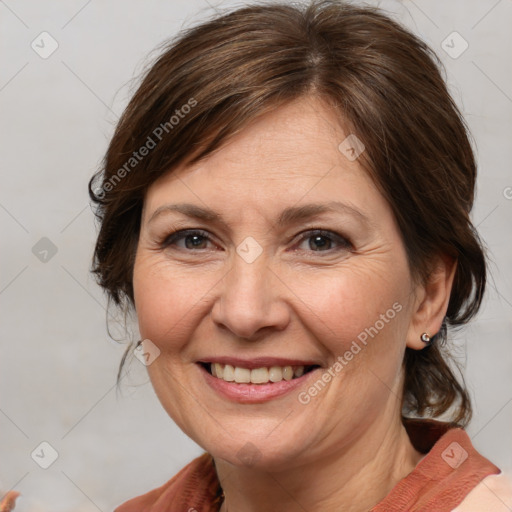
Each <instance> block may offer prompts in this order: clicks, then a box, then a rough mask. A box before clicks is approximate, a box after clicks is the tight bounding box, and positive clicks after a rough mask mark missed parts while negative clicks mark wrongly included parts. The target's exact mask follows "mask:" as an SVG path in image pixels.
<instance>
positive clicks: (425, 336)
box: [421, 332, 431, 345]
mask: <svg viewBox="0 0 512 512" xmlns="http://www.w3.org/2000/svg"><path fill="white" fill-rule="evenodd" d="M421 341H423V343H425V345H430V342H431V338H430V334H428V333H426V332H424V333H423V334H422V335H421Z"/></svg>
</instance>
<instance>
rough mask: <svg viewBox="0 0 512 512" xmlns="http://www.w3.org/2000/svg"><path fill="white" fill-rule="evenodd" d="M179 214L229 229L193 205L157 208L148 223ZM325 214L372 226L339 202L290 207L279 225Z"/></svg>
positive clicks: (214, 214) (217, 217)
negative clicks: (174, 213) (163, 216)
mask: <svg viewBox="0 0 512 512" xmlns="http://www.w3.org/2000/svg"><path fill="white" fill-rule="evenodd" d="M172 212H177V213H181V214H182V215H185V216H187V217H190V218H193V219H197V220H201V221H206V222H214V223H217V224H220V225H222V226H224V227H226V228H227V227H228V226H227V224H226V222H225V221H224V220H223V219H222V216H221V215H220V214H219V213H217V212H216V211H214V210H211V209H210V208H206V207H203V206H198V205H195V204H191V203H177V204H166V205H163V206H160V207H159V208H157V209H156V210H155V211H154V212H153V213H152V214H151V217H150V218H149V220H148V223H150V222H151V221H153V220H154V219H155V218H156V217H159V216H160V215H161V214H163V213H172ZM324 213H343V214H348V215H350V216H353V217H356V218H357V219H358V220H360V221H362V222H363V223H364V224H366V225H370V224H371V223H370V220H369V219H368V217H367V216H366V215H364V214H363V212H361V211H360V210H358V209H357V208H355V207H353V206H351V205H349V204H346V203H342V202H339V201H330V202H328V203H310V204H305V205H302V206H290V207H288V208H285V209H284V210H283V211H282V212H281V214H280V215H279V217H278V219H277V223H278V225H287V224H294V223H295V224H296V223H299V222H301V221H305V220H308V219H311V218H312V217H315V216H318V215H321V214H324Z"/></svg>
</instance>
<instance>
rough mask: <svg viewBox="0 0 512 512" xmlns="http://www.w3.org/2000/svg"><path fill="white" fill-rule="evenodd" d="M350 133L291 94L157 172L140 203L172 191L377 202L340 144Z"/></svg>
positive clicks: (269, 199) (186, 196) (230, 205)
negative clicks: (199, 157) (188, 159)
mask: <svg viewBox="0 0 512 512" xmlns="http://www.w3.org/2000/svg"><path fill="white" fill-rule="evenodd" d="M348 135H349V134H347V133H346V132H345V131H344V130H343V128H342V127H341V123H340V119H339V115H338V114H337V113H335V112H333V111H332V110H329V108H328V107H327V106H326V105H325V104H324V103H323V102H320V101H318V100H316V99H313V98H304V99H301V100H297V101H295V102H292V103H290V104H288V105H286V106H283V107H280V108H278V109H276V110H275V111H273V112H270V113H268V114H265V115H264V116H262V117H260V118H259V119H257V120H255V121H253V122H252V123H251V124H249V125H248V126H246V127H245V128H244V129H243V130H241V131H240V132H239V133H238V134H237V135H235V136H234V137H233V138H232V139H231V140H230V141H229V142H227V143H226V144H225V145H223V146H222V147H221V148H220V149H219V150H217V151H216V152H214V153H213V154H211V155H209V156H208V157H207V158H206V159H204V160H203V161H201V162H198V163H196V164H194V165H192V166H190V167H186V166H182V167H178V168H177V169H174V170H173V171H172V172H170V173H168V174H166V175H164V176H163V177H162V178H160V179H159V180H157V181H156V182H155V183H154V184H153V185H152V186H151V187H150V189H149V191H148V194H147V196H146V204H145V209H149V210H154V209H155V208H158V207H159V206H161V204H163V202H165V201H169V200H177V199H180V200H186V201H194V202H199V203H204V204H208V205H212V204H215V206H216V207H217V206H221V207H222V208H224V209H236V208H239V207H240V205H241V204H245V205H246V206H247V207H249V206H250V205H253V206H254V207H255V208H257V209H258V210H267V211H268V210H272V209H275V208H278V207H282V206H288V205H289V204H296V203H299V202H301V201H303V202H311V201H315V202H317V201H332V200H336V199H344V200H345V201H349V202H352V203H360V204H362V203H364V202H366V201H367V199H368V197H369V196H373V201H374V202H375V201H377V200H379V196H380V193H379V192H378V191H377V190H376V188H375V186H374V185H373V182H372V181H371V179H370V178H369V176H368V175H367V173H366V171H364V170H363V168H362V166H361V165H360V164H359V163H358V161H357V159H356V160H354V161H351V160H349V159H348V158H347V157H346V154H344V153H343V152H342V151H340V149H339V145H340V143H342V142H343V141H344V140H345V139H346V138H347V136H348ZM380 200H383V198H382V197H380Z"/></svg>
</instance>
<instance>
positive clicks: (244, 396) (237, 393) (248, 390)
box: [198, 364, 320, 404]
mask: <svg viewBox="0 0 512 512" xmlns="http://www.w3.org/2000/svg"><path fill="white" fill-rule="evenodd" d="M198 366H199V369H200V370H201V373H202V374H203V377H204V379H205V381H206V383H207V384H208V385H209V386H210V387H211V388H212V389H213V390H214V391H216V392H217V393H219V394H220V395H222V396H224V397H226V398H229V399H230V400H233V401H235V402H239V403H242V404H257V403H263V402H268V401H269V400H272V399H274V398H277V397H280V396H283V395H286V394H287V393H291V392H292V391H294V390H296V389H297V388H299V387H300V386H302V385H303V384H304V383H305V382H306V381H307V380H308V379H309V378H310V376H311V375H312V374H314V373H315V372H316V371H317V370H320V368H316V369H314V370H312V371H310V372H308V373H306V374H304V375H302V376H301V377H297V378H295V379H292V380H281V381H279V382H271V383H268V384H238V383H236V382H226V381H225V380H224V379H218V378H217V377H214V376H213V375H211V374H210V373H209V372H208V371H207V370H206V369H205V368H204V367H203V366H201V365H200V364H199V365H198Z"/></svg>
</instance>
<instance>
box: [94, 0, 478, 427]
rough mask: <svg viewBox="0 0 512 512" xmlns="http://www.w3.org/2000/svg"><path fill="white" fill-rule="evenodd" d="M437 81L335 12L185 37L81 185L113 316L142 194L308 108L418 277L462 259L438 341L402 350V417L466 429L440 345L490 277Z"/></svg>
mask: <svg viewBox="0 0 512 512" xmlns="http://www.w3.org/2000/svg"><path fill="white" fill-rule="evenodd" d="M440 68H441V64H440V62H439V61H438V59H437V57H436V56H435V55H434V54H433V52H432V51H431V50H430V49H429V48H428V47H427V45H426V44H425V43H424V42H423V41H421V40H420V39H418V38H417V37H415V36H414V35H412V34H411V33H409V32H408V31H407V30H405V29H404V28H403V27H401V26H400V25H399V24H398V23H396V22H394V21H393V20H391V19H390V18H389V17H387V16H386V15H384V14H383V13H381V12H380V11H379V10H378V9H375V8H369V7H364V8H363V7H356V6H353V5H348V4H346V3H343V2H340V1H334V0H324V1H314V2H312V3H311V4H309V5H305V6H304V7H297V6H291V5H288V4H287V3H286V2H283V3H278V4H270V5H253V6H249V7H245V8H241V9H238V10H236V11H234V12H231V13H228V14H224V15H222V16H219V17H217V18H215V19H213V20H211V21H208V22H206V23H203V24H201V25H199V26H197V27H194V28H191V29H189V30H188V31H186V32H184V33H183V34H181V35H180V37H179V38H178V39H177V40H176V41H174V42H172V43H171V44H169V46H168V47H167V48H165V50H164V51H163V53H162V54H161V56H160V57H159V58H158V59H157V60H156V62H155V63H154V64H153V65H152V67H151V68H150V69H149V71H148V72H147V74H146V75H145V77H144V79H143V81H142V84H141V85H140V87H139V89H138V90H137V91H136V93H135V95H134V96H133V98H132V100H131V102H130V103H129V105H128V106H127V108H126V110H125V111H124V113H123V115H122V117H121V119H120V121H119V124H118V125H117V129H116V131H115V134H114V136H113V138H112V141H111V143H110V146H109V148H108V151H107V153H106V156H105V159H104V165H103V168H102V169H101V170H100V171H99V172H98V173H97V174H96V175H95V177H93V178H92V179H91V182H90V184H89V190H90V195H91V198H92V201H93V202H94V203H96V205H97V209H96V215H97V217H98V219H99V221H100V231H99V235H98V239H97V243H96V248H95V253H94V263H93V272H94V273H95V274H96V276H97V278H98V281H99V284H100V285H101V286H102V287H103V288H104V289H105V290H106V291H107V292H108V295H109V298H110V299H112V301H113V302H114V303H115V304H117V305H118V306H128V307H129V306H131V305H133V288H132V273H133V264H134V257H135V252H136V246H137V241H138V236H139V228H140V220H141V211H142V205H143V201H144V194H145V191H146V190H147V188H148V187H149V186H150V185H151V184H152V183H153V182H154V181H155V180H156V179H157V178H159V177H160V176H162V175H163V174H164V173H168V172H171V171H172V169H173V168H175V167H176V166H177V165H178V164H182V163H188V164H192V163H195V162H197V161H199V160H200V159H202V158H205V157H206V156H208V155H210V154H211V153H212V152H213V151H215V150H217V149H218V148H219V147H221V145H223V144H224V143H226V141H227V140H228V139H229V138H230V137H232V136H233V135H234V134H236V133H238V132H239V131H240V130H242V129H243V128H244V126H245V125H246V124H247V123H248V122H249V121H251V120H253V119H255V118H256V117H258V116H261V115H263V114H265V113H266V112H268V111H270V110H273V109H275V108H278V107H279V106H281V105H284V104H285V103H287V102H289V101H292V100H294V99H298V98H299V97H301V96H305V95H315V96H317V97H319V98H322V99H323V100H325V102H326V104H328V105H329V106H332V108H333V109H337V110H336V111H337V112H339V118H340V124H341V123H343V124H344V126H345V127H348V128H349V129H350V132H351V133H354V134H357V137H358V138H359V139H360V140H362V142H363V143H364V145H365V147H366V151H365V152H364V159H365V160H364V165H365V168H366V169H367V171H368V173H369V174H370V176H371V177H372V179H373V180H374V181H375V183H376V184H377V186H378V187H379V189H380V191H381V192H382V194H383V195H384V196H385V198H386V199H387V201H388V202H389V204H390V205H391V208H392V210H393V212H394V215H395V216H396V220H397V222H398V226H399V228H400V231H401V235H402V237H403V241H404V244H405V247H406V250H407V255H408V260H409V264H410V268H411V271H412V274H413V275H414V276H415V277H417V278H419V279H426V278H427V276H428V274H429V272H430V271H431V268H430V267H431V264H432V262H433V256H435V255H437V254H447V255H450V256H451V257H453V258H456V259H457V262H458V264H457V270H456V275H455V281H454V285H453V290H452V293H451V297H450V302H449V306H448V311H447V315H446V319H445V323H444V324H443V329H442V330H441V332H440V333H438V335H437V336H436V340H435V343H434V344H433V345H432V346H430V347H428V348H427V349H425V350H422V351H414V350H410V349H406V355H405V359H404V365H405V384H404V397H403V411H404V414H407V415H417V416H425V415H428V416H432V417H437V416H440V415H442V414H443V413H446V412H449V413H450V414H451V418H452V420H453V421H454V422H458V423H460V424H465V423H466V422H467V421H468V420H469V418H470V415H471V405H470V400H469V396H468V393H467V391H466V389H465V387H464V385H463V384H461V383H459V381H458V380H457V378H456V377H455V375H454V373H453V371H452V370H451V369H450V366H449V364H448V363H447V355H446V354H445V353H444V352H445V351H444V349H443V345H444V342H445V338H446V328H447V327H448V326H459V325H462V324H464V323H466V322H467V321H468V320H469V319H470V318H471V317H472V316H473V315H474V314H475V313H476V312H477V310H478V309H479V307H480V303H481V301H482V296H483V293H484V289H485V281H486V264H485V256H484V252H483V249H482V245H481V243H480V241H479V238H478V235H477V233H476V232H475V230H474V228H473V226H472V224H471V221H470V219H469V212H470V210H471V207H472V204H473V199H474V188H475V178H476V167H475V161H474V156H473V152H472V148H471V144H470V142H469V140H468V134H467V129H466V125H465V123H464V121H463V119H462V116H461V114H460V113H459V111H458V109H457V107H456V105H455V103H454V101H453V100H452V98H451V97H450V95H449V93H448V91H447V88H446V85H445V83H444V80H443V77H442V74H441V72H440ZM144 148H145V149H144ZM98 184H99V188H95V187H96V186H98Z"/></svg>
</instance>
